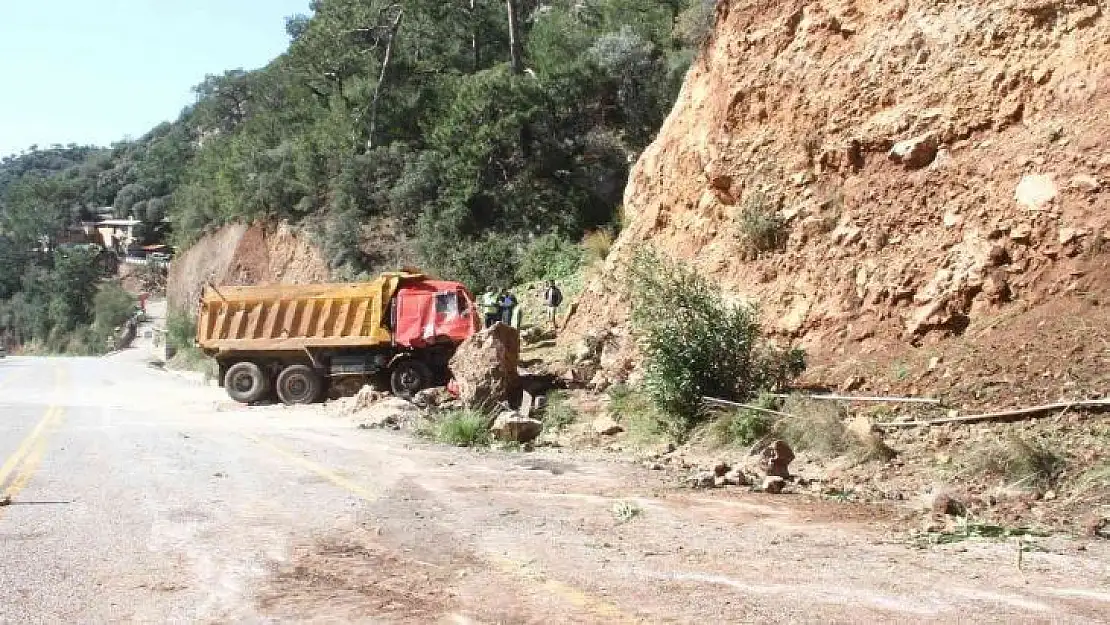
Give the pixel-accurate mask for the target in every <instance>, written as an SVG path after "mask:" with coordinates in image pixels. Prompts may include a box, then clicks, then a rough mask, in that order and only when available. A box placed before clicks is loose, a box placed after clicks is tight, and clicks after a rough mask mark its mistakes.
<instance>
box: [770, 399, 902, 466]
mask: <svg viewBox="0 0 1110 625" xmlns="http://www.w3.org/2000/svg"><path fill="white" fill-rule="evenodd" d="M783 412H785V413H787V414H790V415H792V416H791V417H782V418H780V419H778V421H776V422H775V424H774V427H773V428H772V430H773V431H774V433H775V434H776V435H777V436H779V437H780V438H782V439H783V440H784V441H786V442H787V443H788V444H789V445H790V446H791V447H793V448H794V449H795V450H798V451H808V452H810V453H813V454H815V455H818V456H825V457H830V458H831V457H838V456H849V457H851V458H854V459H855V460H856V461H858V462H869V461H872V460H877V461H886V460H890V459H891V458H893V457H894V456H895V452H894V450H892V449H891V448H890V447H888V446H887V445H886V443H884V442H883V440H882V439H881V438H879V437H878V436H875V435H868V436H861V435H858V434H856V433H853V432H852V431H850V430H849V429H848V427H847V426H846V425H845V422H846V420H847V418H848V416H849V415H848V411H847V410H846V409H845V408H844V406H843V405H841V404H838V403H835V402H829V401H816V400H812V399H805V398H803V397H790V398H788V399H787V400H786V402H785V403H784V404H783Z"/></svg>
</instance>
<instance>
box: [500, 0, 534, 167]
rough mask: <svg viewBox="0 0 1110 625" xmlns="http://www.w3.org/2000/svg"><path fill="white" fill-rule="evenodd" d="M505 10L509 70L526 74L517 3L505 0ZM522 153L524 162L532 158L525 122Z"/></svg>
mask: <svg viewBox="0 0 1110 625" xmlns="http://www.w3.org/2000/svg"><path fill="white" fill-rule="evenodd" d="M505 9H506V11H508V14H509V69H510V71H511V72H512V73H513V75H514V76H521V75H523V74H524V54H523V52H522V50H521V45H520V24H519V22H518V21H517V14H516V1H515V0H505ZM520 153H521V155H523V156H524V160H528V159H529V158H531V156H532V129H531V128H529V127H528V122H525V123H524V124H522V125H521V127H520Z"/></svg>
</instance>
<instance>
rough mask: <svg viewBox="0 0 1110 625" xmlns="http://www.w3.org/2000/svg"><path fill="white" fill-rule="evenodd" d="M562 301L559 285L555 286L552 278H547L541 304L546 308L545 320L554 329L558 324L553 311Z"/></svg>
mask: <svg viewBox="0 0 1110 625" xmlns="http://www.w3.org/2000/svg"><path fill="white" fill-rule="evenodd" d="M562 303H563V292H562V291H560V290H559V287H557V286H555V281H554V280H548V281H547V289H546V290H544V292H543V305H544V307H545V308H546V309H547V322H548V323H550V324H551V327H553V328H555V329H556V330H558V329H559V324H558V323H556V321H555V312H556V311H557V310H558V309H559V305H560V304H562Z"/></svg>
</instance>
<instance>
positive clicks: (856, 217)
mask: <svg viewBox="0 0 1110 625" xmlns="http://www.w3.org/2000/svg"><path fill="white" fill-rule="evenodd" d="M1108 69H1110V17H1108V16H1107V15H1106V13H1105V11H1104V5H1103V4H1101V3H1098V2H1090V1H1075V0H1008V1H1007V0H1001V1H996V2H981V3H936V2H927V1H925V0H899V1H895V2H888V1H880V0H824V1H822V0H788V1H785V2H773V3H768V2H752V1H750V0H731V1H722V2H720V3H719V5H718V12H717V26H716V29H715V32H714V35H713V37H712V38H711V40H710V41H709V42H708V44H707V47H706V49H705V50H704V51H703V54H702V55H701V57H700V58H699V60H698V62H697V64H696V66H695V67H694V68H693V69H692V70H691V72H690V73H689V75H688V76H687V80H686V83H685V85H684V87H683V89H682V93H681V95H680V96H679V100H678V102H677V104H676V106H675V108H674V110H673V111H672V113H671V115H670V117H669V118H668V119H667V121H666V123H665V125H664V127H663V128H662V130H661V132H660V134H659V137H658V138H657V140H656V141H655V143H654V144H653V145H652V146H651V147H649V148H648V150H647V151H646V152H645V153H644V154H643V156H642V158H641V159H640V161H639V162H638V163H637V165H636V167H635V169H634V171H633V172H632V175H631V179H630V182H629V185H628V188H627V191H626V195H625V207H626V210H627V213H628V215H629V218H630V224H629V225H628V227H627V228H626V229H625V231H624V232H623V233H622V234H621V236H620V238H619V240H618V241H617V243H616V245H615V246H614V250H613V252H612V254H611V256H610V258H609V259H608V262H607V265H606V268H607V271H606V275H605V276H604V277H603V278H601V279H597V280H595V281H594V282H593V283H592V284H591V285H590V286H589V288H588V289H587V291H586V293H585V294H584V296H583V297H582V298H581V301H580V303H579V309H578V313H577V315H576V316H575V318H574V319H573V320H572V324H571V329H572V330H573V331H577V332H572V334H575V333H579V334H580V333H582V332H584V331H586V330H587V329H588V328H591V327H597V326H598V325H600V324H602V323H604V324H614V325H619V324H622V323H623V322H624V320H625V318H626V310H627V303H626V302H625V301H624V299H623V296H622V295H621V293H620V292H619V290H620V281H619V280H613V279H612V275H613V272H614V271H616V269H617V266H618V264H619V263H620V262H622V261H624V260H626V259H628V258H629V257H630V255H631V253H632V251H633V250H634V249H635V248H637V247H638V246H640V245H642V244H645V243H649V244H651V245H653V246H654V247H655V248H657V249H659V250H661V251H663V252H665V253H666V254H668V255H670V256H671V257H674V258H678V259H681V260H683V261H686V262H689V263H691V264H693V265H694V266H696V267H697V268H698V269H699V270H701V271H703V272H704V273H705V274H706V275H707V276H710V277H711V278H712V279H713V280H714V281H715V282H718V283H720V284H721V285H722V286H723V287H724V288H725V289H726V290H727V291H729V292H730V293H732V294H735V295H736V296H737V297H739V298H743V299H747V300H751V301H755V302H758V303H759V305H760V306H761V308H762V310H763V311H764V319H765V320H766V323H767V325H768V326H769V329H770V330H772V331H774V332H775V333H776V334H778V335H779V336H782V337H787V338H790V339H793V340H798V341H799V342H801V343H802V344H803V345H804V346H806V347H807V348H808V349H809V351H810V354H811V356H812V357H813V358H812V361H813V363H814V364H815V365H817V367H816V370H817V371H822V370H824V368H823V365H830V364H831V363H833V362H834V361H835V362H837V363H838V364H841V365H842V364H843V363H845V362H848V363H850V364H851V366H855V365H858V364H861V363H863V364H866V363H876V362H883V363H890V362H894V361H895V360H897V361H898V362H903V363H904V368H905V370H906V371H905V373H904V374H899V375H898V376H895V377H896V378H897V379H895V380H889V379H879V380H877V381H876V380H875V379H874V378H873V376H871V377H866V379H865V381H864V386H865V387H868V386H870V387H873V388H874V389H875V390H882V388H888V389H889V388H900V387H903V386H904V387H907V388H904V389H900V390H910V387H922V385H924V386H944V383H942V382H941V380H944V379H955V378H957V377H964V378H966V376H968V375H972V376H974V375H976V373H977V371H976V370H977V369H979V367H978V366H977V365H978V364H988V365H990V366H989V367H987V374H988V375H996V374H997V376H998V377H999V380H1000V381H1001V380H1006V381H1007V382H1009V383H1010V384H1014V383H1017V382H1019V381H1020V380H1023V379H1040V378H1041V377H1042V376H1044V375H1045V374H1046V370H1045V367H1044V365H1045V363H1046V362H1057V361H1060V360H1061V358H1062V357H1063V356H1064V355H1065V354H1067V355H1068V356H1069V357H1068V361H1069V362H1075V361H1076V360H1077V359H1078V361H1079V362H1080V363H1081V364H1080V366H1081V367H1082V366H1083V364H1082V363H1086V364H1087V365H1088V366H1089V367H1090V373H1091V374H1092V375H1094V374H1096V372H1097V370H1098V369H1099V368H1100V367H1101V368H1104V365H1105V364H1106V363H1105V358H1106V354H1105V350H1104V345H1105V343H1100V342H1099V341H1100V339H1102V338H1105V337H1103V334H1105V332H1106V331H1105V330H1102V329H1099V326H1101V327H1102V328H1105V327H1106V326H1105V324H1103V323H1101V320H1103V319H1104V318H1105V317H1106V315H1105V314H1103V312H1102V307H1103V305H1104V302H1105V301H1106V297H1107V292H1108V291H1110V280H1108V276H1110V273H1107V271H1106V269H1107V258H1108V256H1107V254H1106V251H1107V250H1110V247H1108V246H1107V245H1106V239H1107V238H1108V237H1110V145H1108V144H1107V142H1106V139H1105V138H1106V136H1107V135H1108V131H1110V114H1108V113H1110V88H1108V86H1107V85H1108V84H1110V82H1108V81H1107V71H1108ZM746 214H747V215H748V218H747V219H746V218H745V215H746ZM756 216H759V217H763V218H766V217H770V218H772V219H774V220H777V221H779V222H780V225H779V226H778V227H777V229H776V231H775V232H773V234H774V235H775V236H770V237H765V242H764V245H762V247H763V248H764V249H762V250H759V249H755V247H754V246H753V245H752V240H751V237H750V235H751V234H752V233H753V231H758V230H759V228H758V227H757V226H759V223H754V224H753V222H759V220H758V219H755V217H756ZM762 223H764V224H765V223H766V219H764V221H763V222H762ZM764 232H766V229H764ZM768 243H769V244H768ZM768 248H770V249H768ZM1061 318H1062V319H1064V320H1065V322H1066V323H1065V325H1066V326H1068V327H1069V328H1071V327H1084V328H1086V330H1085V331H1084V332H1080V333H1071V334H1069V336H1066V337H1064V336H1058V335H1063V334H1066V332H1065V331H1064V330H1063V329H1056V330H1054V331H1053V335H1052V339H1053V340H1050V341H1046V342H1040V341H1038V340H1037V339H1036V337H1037V336H1038V334H1039V333H1040V331H1041V330H1042V329H1043V328H1044V326H1043V323H1032V324H1031V323H1029V321H1030V320H1033V319H1035V320H1036V321H1037V322H1043V321H1047V322H1048V323H1052V319H1061ZM1084 320H1089V321H1090V323H1085V322H1084ZM1092 325H1093V326H1096V328H1095V330H1094V334H1095V335H1097V336H1092V335H1091V334H1090V333H1087V330H1090V326H1092ZM1057 339H1059V340H1057ZM978 345H991V346H999V345H1001V346H1004V351H1005V353H1003V354H999V356H1001V357H1002V358H1001V359H1007V358H1008V359H1010V360H1015V361H1017V362H1018V363H1024V364H1019V366H1018V368H1017V369H1014V370H1003V369H1004V367H999V366H998V365H997V360H999V358H991V359H990V362H972V361H971V360H968V361H966V363H965V362H964V361H962V360H961V356H960V354H962V353H965V352H968V351H969V350H970V351H977V346H978ZM920 346H924V347H926V348H927V349H924V350H921V349H914V348H915V347H920ZM950 352H953V353H951V354H950ZM949 355H950V356H951V358H949V360H948V361H947V363H946V364H947V365H951V366H950V367H949V366H943V365H942V366H940V367H939V368H938V367H936V363H934V366H933V367H932V368H931V369H929V371H928V372H926V366H925V363H927V362H929V361H930V360H931V359H932V358H934V357H940V359H941V362H942V363H944V362H945V357H946V356H949ZM979 356H983V354H981V353H980V354H979ZM976 358H978V357H976ZM892 359H893V360H892ZM919 360H920V362H918V361H919ZM972 360H975V359H974V358H973V359H972ZM1027 361H1028V362H1027ZM965 365H966V366H965ZM1026 365H1028V366H1026ZM884 366H886V365H884ZM925 373H930V374H932V379H929V378H928V377H927V376H925V375H924V374H925ZM918 374H921V375H918ZM853 375H854V371H852V370H851V367H848V368H845V367H844V366H840V367H839V368H838V369H836V370H835V372H833V371H832V370H831V369H830V370H826V371H825V374H824V377H825V379H824V380H822V381H825V382H832V383H836V384H840V383H841V382H842V381H843V380H844V379H847V378H849V377H852V376H853ZM1048 375H1049V376H1057V375H1058V372H1055V371H1053V372H1048ZM1000 383H1001V382H1000ZM1045 392H1048V391H1045Z"/></svg>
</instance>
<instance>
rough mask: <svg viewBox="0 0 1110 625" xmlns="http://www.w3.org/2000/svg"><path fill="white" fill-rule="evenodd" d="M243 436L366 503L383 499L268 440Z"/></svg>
mask: <svg viewBox="0 0 1110 625" xmlns="http://www.w3.org/2000/svg"><path fill="white" fill-rule="evenodd" d="M243 436H245V437H246V438H247V440H249V441H251V442H253V443H255V444H257V445H260V446H262V447H265V448H266V449H269V450H270V451H272V452H274V453H275V454H277V455H279V456H281V457H283V458H285V459H286V460H288V461H290V462H292V463H293V464H295V465H297V466H299V467H301V468H302V469H305V470H306V471H309V472H310V473H315V474H316V475H319V476H320V477H322V478H324V479H325V480H327V481H329V482H331V483H332V484H335V485H336V486H338V487H340V488H342V489H343V490H345V491H347V492H349V493H352V494H354V495H357V496H358V497H360V498H362V499H365V500H366V501H376V500H377V499H378V498H379V497H381V493H375V492H372V491H370V490H368V489H366V488H365V487H363V486H362V485H360V484H356V483H354V482H352V481H351V480H348V479H347V478H345V477H343V476H342V475H339V474H338V473H336V472H335V471H332V470H331V469H328V468H327V467H324V466H321V465H318V464H316V463H315V462H312V461H310V460H306V459H304V458H303V457H301V456H298V455H297V454H295V453H293V452H291V451H289V450H287V449H284V448H282V447H279V446H277V445H275V444H273V443H271V442H269V441H267V440H263V439H261V438H258V437H257V436H252V435H250V434H244V435H243Z"/></svg>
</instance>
